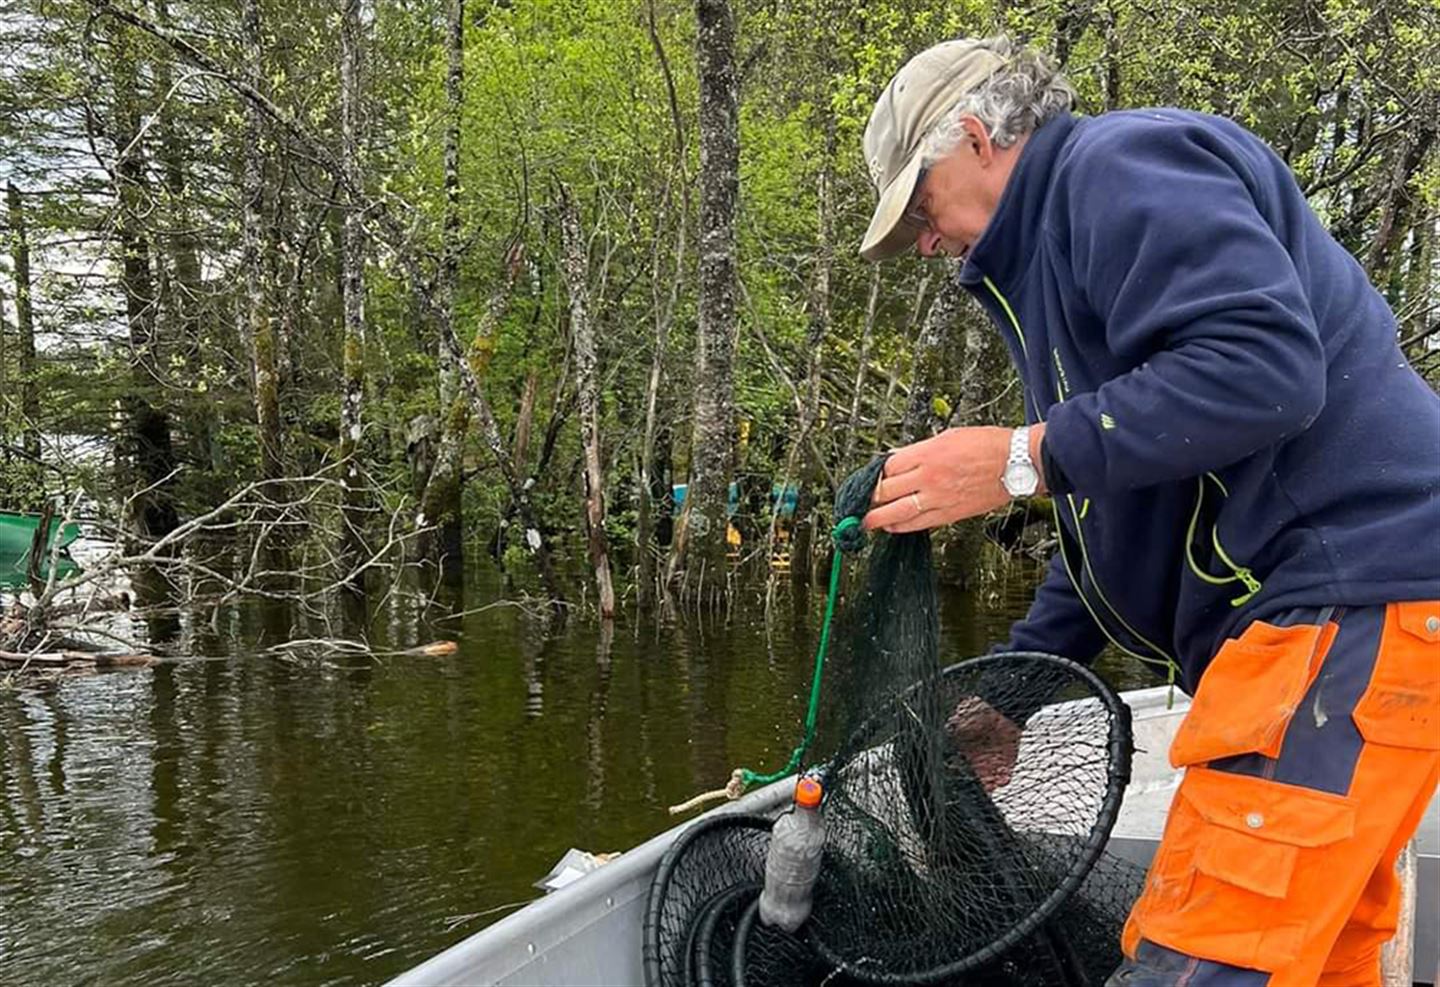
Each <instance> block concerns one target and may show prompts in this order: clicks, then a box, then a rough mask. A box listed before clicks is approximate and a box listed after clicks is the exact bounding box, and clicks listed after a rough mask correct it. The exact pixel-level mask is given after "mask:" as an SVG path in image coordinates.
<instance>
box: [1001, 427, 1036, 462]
mask: <svg viewBox="0 0 1440 987" xmlns="http://www.w3.org/2000/svg"><path fill="white" fill-rule="evenodd" d="M1005 465H1006V466H1029V467H1030V468H1031V469H1034V468H1035V462H1034V460H1032V459H1031V458H1030V426H1029V425H1021V426H1020V427H1019V428H1017V429H1016V430H1015V431H1013V432H1011V433H1010V459H1009V460H1008V461H1007V462H1006V463H1005Z"/></svg>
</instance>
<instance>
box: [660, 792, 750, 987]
mask: <svg viewBox="0 0 1440 987" xmlns="http://www.w3.org/2000/svg"><path fill="white" fill-rule="evenodd" d="M769 844H770V819H769V818H767V817H766V816H756V815H749V814H744V813H722V814H719V815H713V816H706V817H704V818H702V819H699V820H697V821H696V822H695V824H694V825H692V826H690V827H689V828H688V829H686V830H685V832H683V833H681V834H680V835H679V836H678V837H676V838H675V841H674V842H673V843H671V844H670V846H669V848H668V849H666V851H665V855H664V856H663V857H662V858H661V859H660V865H659V867H657V868H656V870H655V877H654V878H653V879H652V881H651V884H650V893H649V897H648V899H647V902H646V909H645V927H644V937H643V956H642V958H643V960H644V969H645V982H646V983H647V984H651V985H654V987H659V985H666V987H679V985H682V984H693V983H697V982H698V974H697V968H696V963H695V948H696V935H697V933H698V931H699V923H700V922H701V921H702V919H703V913H704V911H705V908H706V906H707V905H709V904H711V903H712V902H714V901H715V899H716V898H718V897H720V896H721V895H723V894H725V893H726V892H727V891H730V890H731V889H733V888H735V887H737V886H743V885H753V886H755V887H758V886H759V885H760V884H762V883H763V882H764V880H765V850H766V848H767V847H768V846H769ZM737 917H738V916H737ZM732 938H733V934H732ZM726 964H727V966H726V969H727V970H728V959H727V960H726Z"/></svg>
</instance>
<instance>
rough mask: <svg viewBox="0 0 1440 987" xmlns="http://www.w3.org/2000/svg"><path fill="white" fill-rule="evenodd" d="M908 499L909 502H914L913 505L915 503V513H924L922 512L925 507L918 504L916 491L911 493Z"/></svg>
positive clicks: (918, 496) (918, 498)
mask: <svg viewBox="0 0 1440 987" xmlns="http://www.w3.org/2000/svg"><path fill="white" fill-rule="evenodd" d="M910 500H911V502H912V503H914V505H915V513H916V514H924V513H925V508H923V507H921V506H920V495H919V494H918V493H912V494H911V495H910Z"/></svg>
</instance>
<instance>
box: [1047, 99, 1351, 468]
mask: <svg viewBox="0 0 1440 987" xmlns="http://www.w3.org/2000/svg"><path fill="white" fill-rule="evenodd" d="M1225 140H1226V139H1225V138H1222V137H1220V136H1219V135H1218V134H1216V133H1211V132H1209V131H1205V130H1203V129H1202V128H1199V127H1196V126H1193V125H1185V124H1182V123H1179V122H1175V121H1171V122H1164V121H1163V120H1162V121H1161V122H1158V123H1152V124H1151V125H1149V126H1140V125H1135V124H1130V125H1127V126H1120V127H1114V128H1111V129H1110V130H1109V131H1106V132H1103V134H1102V136H1100V137H1096V138H1093V139H1091V140H1089V141H1087V143H1086V144H1084V145H1082V146H1081V147H1078V148H1077V149H1076V151H1075V152H1074V155H1073V157H1072V159H1071V161H1070V163H1069V164H1068V166H1067V171H1068V176H1067V178H1066V180H1065V196H1066V199H1065V202H1066V205H1065V210H1066V213H1067V214H1068V219H1069V229H1068V230H1066V231H1063V232H1052V233H1051V235H1053V236H1057V237H1061V238H1062V239H1065V240H1067V241H1068V242H1064V243H1062V244H1061V247H1062V249H1066V248H1068V250H1069V254H1070V259H1071V263H1072V266H1073V271H1074V276H1075V283H1076V285H1077V287H1078V289H1079V291H1080V293H1081V294H1082V295H1083V296H1084V298H1085V300H1086V301H1087V303H1088V304H1089V305H1090V307H1091V308H1092V309H1093V311H1094V312H1095V314H1096V315H1097V316H1098V317H1099V319H1100V321H1101V322H1102V324H1103V325H1104V332H1105V343H1106V346H1107V348H1108V349H1109V350H1110V352H1111V353H1112V354H1113V355H1114V356H1115V357H1116V359H1117V360H1118V361H1119V362H1121V363H1122V364H1124V365H1127V366H1131V367H1133V368H1134V369H1132V370H1130V371H1129V372H1127V373H1124V374H1122V375H1120V376H1119V377H1116V378H1114V379H1112V380H1110V381H1108V382H1107V383H1105V384H1104V385H1102V386H1101V387H1100V388H1099V389H1098V390H1096V391H1093V392H1091V393H1088V394H1082V395H1078V396H1076V397H1073V398H1071V399H1070V400H1067V401H1065V402H1063V403H1061V404H1058V405H1056V406H1054V407H1052V408H1051V409H1050V411H1049V414H1048V415H1047V426H1046V433H1045V438H1046V442H1047V444H1050V446H1051V449H1052V451H1053V454H1054V456H1055V458H1056V459H1058V460H1059V462H1060V465H1061V467H1062V469H1063V470H1064V473H1065V475H1066V476H1067V477H1068V478H1069V480H1070V482H1071V483H1072V484H1073V485H1074V487H1075V489H1076V491H1078V492H1079V493H1082V494H1092V495H1094V494H1099V493H1103V492H1105V491H1116V490H1129V489H1135V488H1140V487H1146V486H1150V485H1153V484H1157V483H1162V482H1166V481H1173V480H1178V479H1183V478H1186V477H1191V476H1197V475H1200V474H1202V473H1204V472H1206V471H1209V470H1218V469H1220V468H1222V467H1224V466H1227V465H1229V464H1231V463H1234V462H1237V461H1239V460H1241V459H1243V458H1245V457H1246V456H1248V455H1250V454H1251V453H1253V452H1255V451H1257V450H1259V449H1262V448H1265V447H1266V446H1269V445H1272V444H1274V443H1275V442H1277V441H1278V440H1280V439H1282V438H1283V437H1285V436H1287V435H1290V434H1293V433H1295V432H1298V431H1301V430H1303V429H1305V428H1306V427H1308V425H1309V424H1310V422H1312V421H1314V419H1315V417H1316V416H1317V415H1318V414H1319V413H1320V409H1321V408H1322V407H1323V405H1324V403H1325V358H1324V352H1323V349H1322V347H1321V343H1320V337H1319V332H1318V330H1317V328H1316V325H1315V319H1314V316H1313V314H1312V313H1311V310H1310V306H1309V302H1308V300H1307V297H1306V294H1305V291H1304V289H1303V287H1302V285H1301V282H1300V277H1299V274H1298V273H1297V271H1296V269H1295V266H1294V263H1293V261H1292V259H1291V257H1290V255H1289V253H1288V252H1287V251H1286V249H1285V247H1284V245H1283V244H1282V243H1281V242H1280V240H1279V238H1278V237H1277V236H1276V235H1275V233H1274V231H1273V230H1272V229H1271V227H1270V225H1269V223H1267V221H1266V219H1265V217H1264V216H1263V215H1262V214H1261V211H1260V209H1259V208H1257V206H1256V196H1262V197H1263V192H1260V191H1252V186H1253V188H1254V189H1260V188H1261V185H1260V183H1259V182H1258V181H1257V180H1256V179H1255V177H1254V173H1253V171H1252V167H1253V166H1254V165H1255V164H1256V162H1252V161H1250V160H1249V159H1247V158H1245V157H1244V156H1243V155H1242V154H1241V153H1240V152H1239V151H1238V150H1236V149H1235V148H1234V147H1233V146H1227V145H1226V143H1225Z"/></svg>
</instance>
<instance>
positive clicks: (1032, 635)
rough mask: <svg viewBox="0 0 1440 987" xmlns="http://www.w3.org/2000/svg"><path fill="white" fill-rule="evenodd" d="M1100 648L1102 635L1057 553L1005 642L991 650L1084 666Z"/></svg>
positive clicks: (1093, 657) (1098, 652)
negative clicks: (1051, 657) (1049, 657)
mask: <svg viewBox="0 0 1440 987" xmlns="http://www.w3.org/2000/svg"><path fill="white" fill-rule="evenodd" d="M1104 646H1105V635H1104V632H1102V631H1101V630H1100V628H1099V626H1098V625H1097V624H1096V623H1095V619H1094V618H1093V617H1091V616H1090V612H1089V611H1088V610H1086V609H1085V604H1083V603H1082V602H1080V597H1079V596H1078V595H1076V593H1075V587H1074V586H1072V585H1071V584H1070V577H1069V576H1068V575H1066V573H1065V563H1064V562H1063V561H1062V560H1061V558H1060V553H1058V552H1057V553H1055V557H1054V558H1052V559H1051V560H1050V566H1049V568H1048V569H1047V571H1046V573H1045V579H1044V580H1043V581H1042V582H1041V583H1040V588H1039V589H1037V590H1036V591H1035V599H1034V600H1033V601H1031V603H1030V609H1029V611H1027V612H1026V614H1025V616H1024V617H1023V618H1022V619H1020V620H1017V621H1016V622H1015V623H1014V624H1013V625H1011V627H1010V637H1009V639H1008V640H1006V641H1005V643H1004V644H1000V645H997V646H995V647H994V648H992V649H991V651H992V652H996V651H1041V652H1044V653H1046V654H1051V655H1059V656H1060V657H1062V658H1069V659H1071V660H1072V661H1078V662H1080V663H1081V664H1082V665H1088V664H1090V663H1091V662H1092V661H1094V660H1095V658H1096V656H1097V655H1099V654H1100V651H1101V649H1102V648H1104Z"/></svg>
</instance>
